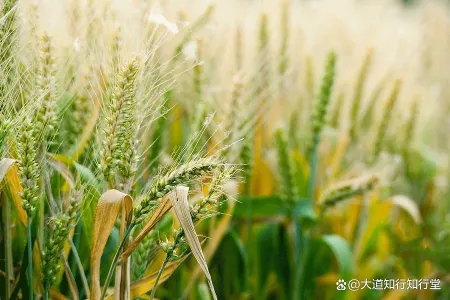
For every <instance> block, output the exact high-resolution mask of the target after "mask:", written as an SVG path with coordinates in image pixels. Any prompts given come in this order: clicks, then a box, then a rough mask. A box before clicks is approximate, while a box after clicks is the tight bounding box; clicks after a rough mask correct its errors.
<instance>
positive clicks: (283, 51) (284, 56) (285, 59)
mask: <svg viewBox="0 0 450 300" xmlns="http://www.w3.org/2000/svg"><path fill="white" fill-rule="evenodd" d="M289 8H290V3H289V0H284V1H283V2H282V4H281V16H280V20H281V45H280V64H279V66H278V73H279V75H280V76H284V75H285V73H286V70H287V66H288V63H289V54H288V40H289ZM281 82H284V80H282V81H281Z"/></svg>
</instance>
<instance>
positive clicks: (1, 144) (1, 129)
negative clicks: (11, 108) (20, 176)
mask: <svg viewBox="0 0 450 300" xmlns="http://www.w3.org/2000/svg"><path fill="white" fill-rule="evenodd" d="M11 125H12V124H11V121H10V120H9V119H6V118H5V117H3V116H0V157H2V156H3V152H4V151H5V149H6V148H7V142H8V141H7V140H8V135H9V132H10V129H11Z"/></svg>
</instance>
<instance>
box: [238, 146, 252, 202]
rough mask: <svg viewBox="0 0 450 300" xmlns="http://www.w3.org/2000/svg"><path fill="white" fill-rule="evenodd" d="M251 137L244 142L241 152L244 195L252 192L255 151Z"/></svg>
mask: <svg viewBox="0 0 450 300" xmlns="http://www.w3.org/2000/svg"><path fill="white" fill-rule="evenodd" d="M252 150H253V149H252V141H251V138H249V137H246V138H245V139H244V140H243V142H242V148H241V151H240V152H239V160H240V162H241V164H242V177H243V183H244V190H243V191H242V192H243V194H244V195H246V196H248V195H249V194H250V180H251V178H252V174H253V172H252V170H253V151H252Z"/></svg>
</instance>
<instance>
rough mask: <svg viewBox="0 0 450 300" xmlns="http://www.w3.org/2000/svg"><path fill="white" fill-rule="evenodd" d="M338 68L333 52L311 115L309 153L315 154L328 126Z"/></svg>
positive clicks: (329, 57) (330, 54)
mask: <svg viewBox="0 0 450 300" xmlns="http://www.w3.org/2000/svg"><path fill="white" fill-rule="evenodd" d="M335 68H336V54H335V53H334V52H333V51H331V52H330V53H329V54H328V56H327V61H326V66H325V74H324V75H323V77H322V83H321V86H320V90H319V95H318V97H317V100H316V101H315V103H314V106H313V112H312V115H311V127H312V129H311V140H310V141H309V148H308V153H309V154H313V153H314V152H315V151H316V149H317V146H318V144H319V141H320V134H321V132H322V129H323V127H324V126H325V124H326V117H327V112H328V106H329V104H330V98H331V92H332V89H333V84H334V79H335Z"/></svg>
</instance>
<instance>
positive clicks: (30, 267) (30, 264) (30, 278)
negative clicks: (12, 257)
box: [27, 216, 33, 300]
mask: <svg viewBox="0 0 450 300" xmlns="http://www.w3.org/2000/svg"><path fill="white" fill-rule="evenodd" d="M31 223H32V218H31V216H28V218H27V240H28V242H27V249H28V286H29V293H30V298H29V299H30V300H33V245H32V244H31Z"/></svg>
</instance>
